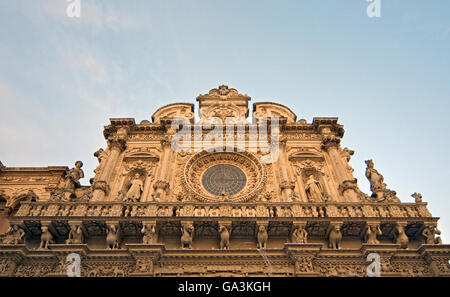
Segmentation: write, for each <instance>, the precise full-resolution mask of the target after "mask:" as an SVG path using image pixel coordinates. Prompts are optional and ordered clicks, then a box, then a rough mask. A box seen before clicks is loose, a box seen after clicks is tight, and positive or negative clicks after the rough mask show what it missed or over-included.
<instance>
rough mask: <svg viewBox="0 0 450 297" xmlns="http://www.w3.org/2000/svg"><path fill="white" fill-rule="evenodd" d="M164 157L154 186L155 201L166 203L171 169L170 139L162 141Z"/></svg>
mask: <svg viewBox="0 0 450 297" xmlns="http://www.w3.org/2000/svg"><path fill="white" fill-rule="evenodd" d="M161 147H162V156H161V160H160V163H159V167H158V172H157V175H156V181H155V183H154V184H153V189H154V191H153V194H152V197H153V200H158V201H164V199H165V198H166V194H167V190H168V189H169V182H168V176H169V172H170V171H169V167H170V164H169V163H170V159H171V158H170V157H171V155H172V152H171V149H172V148H171V142H170V141H169V140H168V139H163V140H162V141H161Z"/></svg>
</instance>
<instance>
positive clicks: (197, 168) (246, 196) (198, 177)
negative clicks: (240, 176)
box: [182, 151, 266, 202]
mask: <svg viewBox="0 0 450 297" xmlns="http://www.w3.org/2000/svg"><path fill="white" fill-rule="evenodd" d="M219 164H229V165H233V166H236V167H238V168H240V169H241V170H242V171H243V172H244V174H245V176H246V178H247V182H246V185H245V187H244V188H243V189H242V190H241V191H240V192H238V193H236V194H234V195H230V196H226V197H220V196H214V195H212V194H210V193H209V192H208V191H206V189H205V188H204V187H203V186H202V176H203V173H204V172H205V171H206V170H207V169H209V168H211V167H212V166H215V165H219ZM182 182H183V186H184V188H185V190H186V191H187V193H188V194H189V195H190V196H192V197H193V198H194V199H195V200H198V201H202V202H218V201H220V200H225V199H226V200H227V201H230V202H246V201H249V200H252V199H256V198H257V197H258V195H259V194H260V193H261V192H262V190H263V188H264V186H265V183H266V173H265V170H264V166H262V164H261V163H260V162H259V160H258V159H257V158H256V157H255V156H254V155H253V154H250V153H248V152H239V153H235V152H220V153H219V152H217V153H208V152H205V151H204V152H201V153H198V154H195V155H194V156H192V157H191V158H190V159H189V160H188V161H187V162H186V165H185V167H184V171H183V176H182Z"/></svg>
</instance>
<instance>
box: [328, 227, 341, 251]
mask: <svg viewBox="0 0 450 297" xmlns="http://www.w3.org/2000/svg"><path fill="white" fill-rule="evenodd" d="M341 240H342V233H341V227H340V226H339V225H333V226H331V228H330V231H329V234H328V248H330V249H340V248H341V247H340V246H341Z"/></svg>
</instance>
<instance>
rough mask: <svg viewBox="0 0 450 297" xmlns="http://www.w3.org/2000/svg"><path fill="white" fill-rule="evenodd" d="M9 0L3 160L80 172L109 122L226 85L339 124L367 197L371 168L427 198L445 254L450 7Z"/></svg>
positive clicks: (0, 42)
mask: <svg viewBox="0 0 450 297" xmlns="http://www.w3.org/2000/svg"><path fill="white" fill-rule="evenodd" d="M80 4H81V14H80V17H79V18H76V17H74V18H70V17H68V15H67V13H66V9H67V6H68V5H70V2H68V1H66V0H15V1H10V0H0V160H1V161H2V162H3V164H4V165H6V166H10V167H20V166H69V167H73V165H74V162H75V161H76V160H82V161H83V162H84V167H83V169H84V172H85V175H86V178H85V179H84V180H83V181H82V182H83V184H86V185H87V184H88V180H89V178H90V177H93V170H94V169H95V167H96V166H97V159H96V158H95V157H94V156H93V153H94V152H95V151H97V150H98V149H99V148H100V147H103V148H105V147H106V143H105V140H104V138H103V133H102V131H103V126H105V125H107V124H108V123H109V118H112V117H133V118H135V119H136V122H137V123H139V122H140V121H142V120H145V119H147V120H150V119H151V115H152V114H153V112H154V111H156V109H157V108H159V107H161V106H162V105H165V104H169V103H174V102H189V103H196V102H195V97H196V96H198V95H199V94H204V93H207V92H208V91H209V90H210V89H212V88H215V87H217V86H219V85H221V84H226V85H228V86H230V87H232V88H236V89H237V90H238V91H239V92H241V93H243V94H248V95H249V96H251V97H252V102H257V101H274V102H277V103H280V104H283V105H286V106H288V107H289V108H290V109H291V110H292V111H293V112H295V113H296V114H297V118H298V119H306V120H307V121H308V122H311V121H312V119H313V117H334V116H336V117H339V122H340V123H341V124H343V125H344V128H345V130H346V133H345V135H344V138H343V140H342V146H343V147H349V148H350V149H352V150H354V151H355V155H354V156H353V158H352V160H351V162H350V164H351V166H352V167H353V168H354V169H355V171H354V175H355V177H356V178H357V179H358V184H359V187H360V188H361V190H362V191H364V192H366V193H369V192H370V190H369V183H368V181H367V179H366V178H365V176H364V171H365V164H364V160H367V159H373V160H374V163H375V168H376V169H377V170H378V171H379V172H380V173H381V174H383V175H384V177H385V182H386V183H387V185H388V188H390V189H392V190H395V191H396V192H397V194H398V196H399V198H400V199H401V200H402V201H403V202H413V201H414V199H413V198H412V197H410V195H411V194H412V193H414V192H421V193H422V194H423V197H424V198H423V199H424V201H425V202H428V203H429V205H428V207H429V209H430V211H431V213H432V214H433V216H435V217H441V219H440V221H439V225H438V228H439V229H440V230H441V231H442V233H443V234H442V238H443V241H444V242H445V243H450V215H449V211H448V210H449V208H450V199H449V198H450V187H449V184H450V173H449V172H450V168H449V167H448V165H449V163H450V157H449V154H448V151H449V147H450V140H449V135H448V134H449V132H448V131H449V129H450V124H449V120H448V119H447V115H448V112H449V111H450V1H447V0H441V1H439V0H435V1H420V0H381V10H380V12H381V15H380V17H373V18H370V17H368V15H367V13H366V9H367V7H368V5H369V4H370V3H369V2H367V1H366V0H345V1H342V0H320V1H319V0H303V1H300V0H291V1H287V0H279V1H268V0H246V1H242V0H240V1H235V0H227V1H220V0H170V1H169V0H165V1H144V0H129V1H120V0H107V1H106V0H105V1H101V0H80Z"/></svg>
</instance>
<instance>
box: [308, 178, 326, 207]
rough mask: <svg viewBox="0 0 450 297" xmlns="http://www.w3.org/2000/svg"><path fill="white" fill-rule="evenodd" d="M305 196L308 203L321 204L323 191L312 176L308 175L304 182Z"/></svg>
mask: <svg viewBox="0 0 450 297" xmlns="http://www.w3.org/2000/svg"><path fill="white" fill-rule="evenodd" d="M305 190H306V196H307V197H308V200H309V201H310V202H322V198H323V190H322V186H321V185H320V183H319V182H318V181H317V180H316V179H315V178H314V175H312V174H311V175H310V176H309V178H308V180H307V181H306V187H305Z"/></svg>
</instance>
